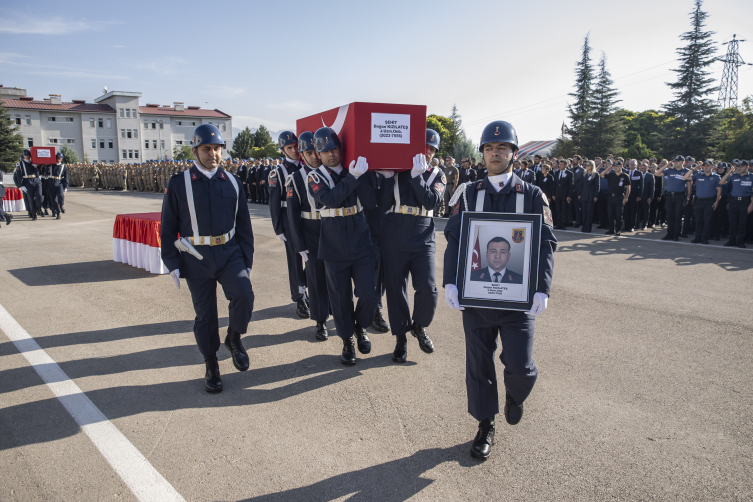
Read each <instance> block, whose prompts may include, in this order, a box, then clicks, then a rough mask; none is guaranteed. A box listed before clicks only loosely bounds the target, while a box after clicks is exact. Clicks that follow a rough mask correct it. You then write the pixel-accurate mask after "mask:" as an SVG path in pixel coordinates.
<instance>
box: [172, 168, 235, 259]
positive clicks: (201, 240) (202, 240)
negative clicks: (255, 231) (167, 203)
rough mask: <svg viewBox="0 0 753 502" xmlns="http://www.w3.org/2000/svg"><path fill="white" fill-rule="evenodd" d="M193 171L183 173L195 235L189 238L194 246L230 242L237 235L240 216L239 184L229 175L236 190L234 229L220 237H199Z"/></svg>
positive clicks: (187, 170) (192, 230) (188, 170)
mask: <svg viewBox="0 0 753 502" xmlns="http://www.w3.org/2000/svg"><path fill="white" fill-rule="evenodd" d="M190 171H191V170H190V169H186V170H185V171H183V179H184V180H185V182H186V199H187V201H188V212H189V213H190V216H191V232H192V233H193V235H192V236H191V237H190V238H189V240H190V241H191V243H192V244H193V245H194V246H220V245H222V244H226V243H228V242H230V239H232V238H233V236H234V235H235V220H236V218H237V216H238V199H239V198H240V195H239V193H240V192H239V190H238V183H236V181H235V177H234V176H233V175H232V174H230V173H228V174H227V178H228V179H229V180H230V183H232V184H233V188H235V216H234V217H233V228H232V229H231V230H230V231H229V232H228V233H226V234H224V235H218V236H202V235H199V224H198V222H197V221H196V206H195V204H194V199H193V187H192V186H191V172H190Z"/></svg>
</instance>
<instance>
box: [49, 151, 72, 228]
mask: <svg viewBox="0 0 753 502" xmlns="http://www.w3.org/2000/svg"><path fill="white" fill-rule="evenodd" d="M55 158H56V159H57V164H55V165H54V166H52V167H51V168H50V172H49V175H48V176H47V185H48V186H47V193H48V194H49V196H50V209H52V214H53V216H55V219H58V220H59V219H60V211H62V208H63V204H65V192H66V191H67V190H68V169H67V168H66V166H65V164H63V154H62V153H58V154H57V155H56V156H55Z"/></svg>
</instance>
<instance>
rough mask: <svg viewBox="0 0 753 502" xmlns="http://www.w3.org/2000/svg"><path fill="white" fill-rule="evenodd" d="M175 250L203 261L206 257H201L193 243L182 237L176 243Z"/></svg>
mask: <svg viewBox="0 0 753 502" xmlns="http://www.w3.org/2000/svg"><path fill="white" fill-rule="evenodd" d="M175 248H176V249H177V250H178V251H180V252H181V253H189V254H191V255H193V256H194V257H195V258H196V259H198V260H203V259H204V257H203V256H201V253H199V252H198V251H196V248H195V247H193V245H191V241H189V240H188V239H187V238H185V237H181V238H180V239H178V240H177V241H175Z"/></svg>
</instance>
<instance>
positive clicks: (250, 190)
mask: <svg viewBox="0 0 753 502" xmlns="http://www.w3.org/2000/svg"><path fill="white" fill-rule="evenodd" d="M248 195H249V197H251V202H253V203H254V204H255V203H256V184H253V183H252V184H250V185H248Z"/></svg>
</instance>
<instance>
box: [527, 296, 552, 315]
mask: <svg viewBox="0 0 753 502" xmlns="http://www.w3.org/2000/svg"><path fill="white" fill-rule="evenodd" d="M548 300H549V295H547V294H546V293H536V294H535V295H533V305H532V306H531V310H529V311H528V312H526V314H533V315H540V314H543V313H544V311H545V310H546V304H547V301H548Z"/></svg>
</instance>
